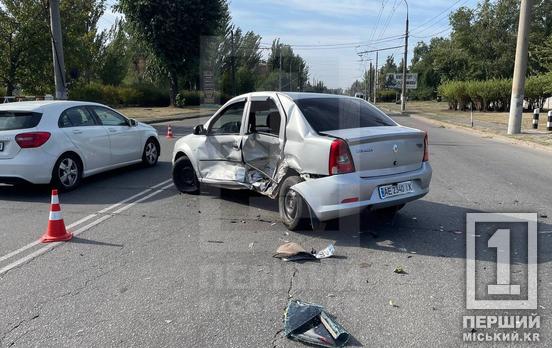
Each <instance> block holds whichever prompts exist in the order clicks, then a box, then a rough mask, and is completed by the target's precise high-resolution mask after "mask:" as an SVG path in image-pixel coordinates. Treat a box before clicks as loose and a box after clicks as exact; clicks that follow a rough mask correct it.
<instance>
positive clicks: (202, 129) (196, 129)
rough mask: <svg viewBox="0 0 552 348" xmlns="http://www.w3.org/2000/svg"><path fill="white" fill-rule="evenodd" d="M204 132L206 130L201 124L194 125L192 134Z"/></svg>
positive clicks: (202, 133)
mask: <svg viewBox="0 0 552 348" xmlns="http://www.w3.org/2000/svg"><path fill="white" fill-rule="evenodd" d="M206 133H207V132H206V131H205V128H204V127H203V125H202V124H200V125H197V126H195V127H194V135H204V134H206Z"/></svg>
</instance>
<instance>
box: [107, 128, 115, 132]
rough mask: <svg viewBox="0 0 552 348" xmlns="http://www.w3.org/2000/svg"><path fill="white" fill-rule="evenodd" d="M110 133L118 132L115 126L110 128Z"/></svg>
mask: <svg viewBox="0 0 552 348" xmlns="http://www.w3.org/2000/svg"><path fill="white" fill-rule="evenodd" d="M108 130H109V132H110V133H117V130H116V129H115V128H108Z"/></svg>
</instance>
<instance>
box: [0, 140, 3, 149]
mask: <svg viewBox="0 0 552 348" xmlns="http://www.w3.org/2000/svg"><path fill="white" fill-rule="evenodd" d="M0 151H4V143H3V142H1V141H0Z"/></svg>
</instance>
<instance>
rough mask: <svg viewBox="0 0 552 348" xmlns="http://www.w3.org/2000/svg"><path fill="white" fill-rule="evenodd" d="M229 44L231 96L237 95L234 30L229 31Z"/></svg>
mask: <svg viewBox="0 0 552 348" xmlns="http://www.w3.org/2000/svg"><path fill="white" fill-rule="evenodd" d="M230 44H231V52H230V55H231V57H230V61H231V64H232V96H236V95H237V90H236V52H234V28H232V30H231V31H230Z"/></svg>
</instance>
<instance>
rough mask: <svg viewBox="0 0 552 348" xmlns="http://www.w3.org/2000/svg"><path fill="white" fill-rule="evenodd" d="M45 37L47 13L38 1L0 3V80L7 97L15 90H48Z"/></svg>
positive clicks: (47, 40) (47, 42)
mask: <svg viewBox="0 0 552 348" xmlns="http://www.w3.org/2000/svg"><path fill="white" fill-rule="evenodd" d="M48 33H49V27H48V12H47V8H45V7H44V6H43V4H42V3H41V2H40V1H37V0H19V1H17V0H2V1H0V80H1V81H2V83H3V84H4V85H5V86H6V94H7V95H13V93H14V90H15V88H16V87H17V86H21V87H22V88H23V89H26V90H27V89H28V90H29V91H31V92H38V91H43V90H46V89H48V87H51V86H52V82H53V81H52V80H53V78H52V73H51V72H52V70H51V66H52V65H51V52H52V51H51V46H50V37H49V34H48ZM47 68H48V69H47Z"/></svg>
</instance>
